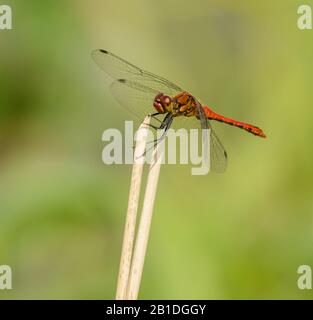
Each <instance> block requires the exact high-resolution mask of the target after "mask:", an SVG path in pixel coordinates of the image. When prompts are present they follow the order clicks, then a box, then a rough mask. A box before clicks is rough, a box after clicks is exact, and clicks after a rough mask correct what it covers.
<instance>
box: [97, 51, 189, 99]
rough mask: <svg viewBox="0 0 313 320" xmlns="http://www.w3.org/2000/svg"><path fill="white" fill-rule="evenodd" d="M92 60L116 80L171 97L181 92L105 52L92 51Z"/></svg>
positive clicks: (163, 79) (151, 74)
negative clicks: (145, 87)
mask: <svg viewBox="0 0 313 320" xmlns="http://www.w3.org/2000/svg"><path fill="white" fill-rule="evenodd" d="M92 58H93V59H94V61H95V62H96V64H97V65H98V66H99V67H100V68H101V69H102V70H104V71H105V72H106V73H107V74H109V75H110V76H111V77H113V78H115V79H116V80H118V79H126V80H132V81H136V82H140V83H141V84H143V85H145V86H147V87H150V88H151V89H153V90H156V91H157V92H159V93H160V92H162V93H167V94H171V95H174V94H176V93H178V92H181V91H183V90H182V89H181V88H180V87H178V86H177V85H175V84H174V83H172V82H170V81H168V80H167V79H165V78H163V77H160V76H158V75H155V74H153V73H151V72H148V71H145V70H143V69H141V68H138V67H136V66H135V65H133V64H131V63H129V62H127V61H126V60H124V59H122V58H120V57H118V56H116V55H115V54H113V53H111V52H108V51H106V50H103V49H97V50H94V51H93V52H92Z"/></svg>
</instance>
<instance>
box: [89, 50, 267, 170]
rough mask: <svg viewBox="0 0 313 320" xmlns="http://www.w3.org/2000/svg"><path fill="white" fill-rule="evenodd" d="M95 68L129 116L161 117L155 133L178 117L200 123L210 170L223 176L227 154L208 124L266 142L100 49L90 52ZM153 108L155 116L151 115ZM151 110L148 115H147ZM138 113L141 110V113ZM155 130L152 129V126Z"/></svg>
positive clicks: (185, 93) (248, 128) (251, 129)
mask: <svg viewBox="0 0 313 320" xmlns="http://www.w3.org/2000/svg"><path fill="white" fill-rule="evenodd" d="M92 57H93V59H94V61H95V62H96V63H97V64H98V66H99V67H100V68H101V69H103V70H104V71H105V72H106V73H107V74H109V75H110V76H111V77H113V78H114V79H115V81H114V82H113V83H112V84H111V87H110V89H111V92H112V94H113V96H114V97H115V98H116V99H117V100H118V101H119V102H120V103H121V104H122V105H123V106H124V107H126V108H127V109H128V110H129V111H130V112H131V113H133V114H135V115H136V116H138V115H142V116H143V115H147V114H148V113H149V114H150V116H151V117H153V118H155V117H157V116H159V115H164V118H163V120H161V121H160V120H159V119H158V118H156V119H157V120H158V121H159V122H160V124H159V126H158V127H157V129H164V130H165V132H166V131H167V130H168V129H169V128H170V126H171V124H172V122H173V120H174V119H175V118H178V117H180V118H181V117H183V116H184V117H188V118H191V117H193V118H194V119H196V120H198V121H197V122H199V121H200V125H201V128H202V129H210V169H211V170H212V171H215V172H223V171H225V169H226V166H227V153H226V151H225V149H224V147H223V146H222V144H221V142H220V140H219V139H218V137H217V135H216V133H215V132H214V131H213V129H212V127H211V125H210V122H209V121H208V120H216V121H220V122H223V123H227V124H229V125H232V126H236V127H238V128H241V129H244V130H246V131H248V132H250V133H252V134H254V135H256V136H259V137H262V138H266V136H265V134H264V132H263V131H262V130H261V129H260V128H258V127H256V126H253V125H251V124H248V123H244V122H239V121H236V120H233V119H230V118H227V117H224V116H222V115H220V114H218V113H216V112H214V111H213V110H212V109H210V108H209V107H208V106H205V105H202V104H201V103H200V102H199V101H198V100H197V99H196V98H195V97H194V96H193V95H192V94H191V93H189V92H188V91H185V90H183V89H181V88H180V87H179V86H177V85H176V84H174V83H172V82H170V81H168V80H167V79H165V78H163V77H160V76H158V75H155V74H153V73H151V72H148V71H145V70H143V69H141V68H138V67H136V66H135V65H133V64H131V63H129V62H127V61H126V60H124V59H122V58H120V57H118V56H116V55H115V54H113V53H111V52H108V51H106V50H103V49H97V50H95V51H93V52H92ZM152 107H153V108H154V110H155V111H154V113H151V110H153V109H152ZM147 108H148V110H149V109H150V112H149V111H148V112H147ZM140 109H143V110H141V111H140ZM153 127H155V126H153Z"/></svg>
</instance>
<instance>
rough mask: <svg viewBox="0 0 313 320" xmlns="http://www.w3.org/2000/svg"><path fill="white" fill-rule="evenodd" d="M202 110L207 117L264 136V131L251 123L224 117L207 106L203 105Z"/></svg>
mask: <svg viewBox="0 0 313 320" xmlns="http://www.w3.org/2000/svg"><path fill="white" fill-rule="evenodd" d="M203 110H204V112H205V114H206V116H207V118H208V119H212V120H216V121H220V122H224V123H227V124H229V125H232V126H236V127H238V128H241V129H244V130H246V131H248V132H250V133H252V134H254V135H256V136H259V137H262V138H266V135H265V133H264V132H263V131H262V130H261V129H260V128H258V127H256V126H253V125H251V124H248V123H244V122H240V121H236V120H233V119H230V118H226V117H224V116H222V115H220V114H218V113H215V112H214V111H212V110H211V109H210V108H209V107H207V106H205V107H203Z"/></svg>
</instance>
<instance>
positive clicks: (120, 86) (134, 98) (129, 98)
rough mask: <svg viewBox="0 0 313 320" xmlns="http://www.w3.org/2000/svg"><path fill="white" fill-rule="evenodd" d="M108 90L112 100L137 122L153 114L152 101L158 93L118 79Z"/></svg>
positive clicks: (135, 83) (143, 86) (139, 84)
mask: <svg viewBox="0 0 313 320" xmlns="http://www.w3.org/2000/svg"><path fill="white" fill-rule="evenodd" d="M134 89H135V90H134ZM110 90H111V92H112V95H113V96H114V98H115V99H116V100H117V101H118V102H119V103H120V104H121V105H122V106H123V107H124V108H126V109H127V110H128V111H129V112H130V113H131V114H132V116H133V117H134V118H136V119H137V120H143V119H144V118H145V117H146V116H147V115H148V114H150V113H153V112H155V109H154V108H153V101H154V98H155V96H156V95H157V94H158V93H159V92H158V91H156V90H154V89H152V88H150V87H147V86H145V85H143V84H141V83H138V82H135V81H129V80H125V79H120V80H116V81H114V82H113V83H112V84H111V86H110Z"/></svg>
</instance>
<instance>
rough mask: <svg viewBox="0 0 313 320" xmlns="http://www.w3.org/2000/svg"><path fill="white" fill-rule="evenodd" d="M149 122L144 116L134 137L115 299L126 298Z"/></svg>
mask: <svg viewBox="0 0 313 320" xmlns="http://www.w3.org/2000/svg"><path fill="white" fill-rule="evenodd" d="M149 123H150V117H146V118H145V120H144V121H143V123H142V124H141V126H140V128H139V130H138V133H137V138H136V141H137V143H136V147H135V154H134V164H133V170H132V177H131V185H130V190H129V198H128V208H127V213H126V222H125V228H124V238H123V245H122V253H121V260H120V268H119V274H118V282H117V289H116V300H124V299H126V291H127V286H128V281H129V280H128V279H129V272H130V266H131V259H132V251H133V243H134V237H135V229H136V217H137V209H138V202H139V194H140V186H141V177H142V170H143V166H144V158H145V157H144V156H142V155H143V154H144V152H145V148H146V142H147V135H148V125H147V124H149Z"/></svg>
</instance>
